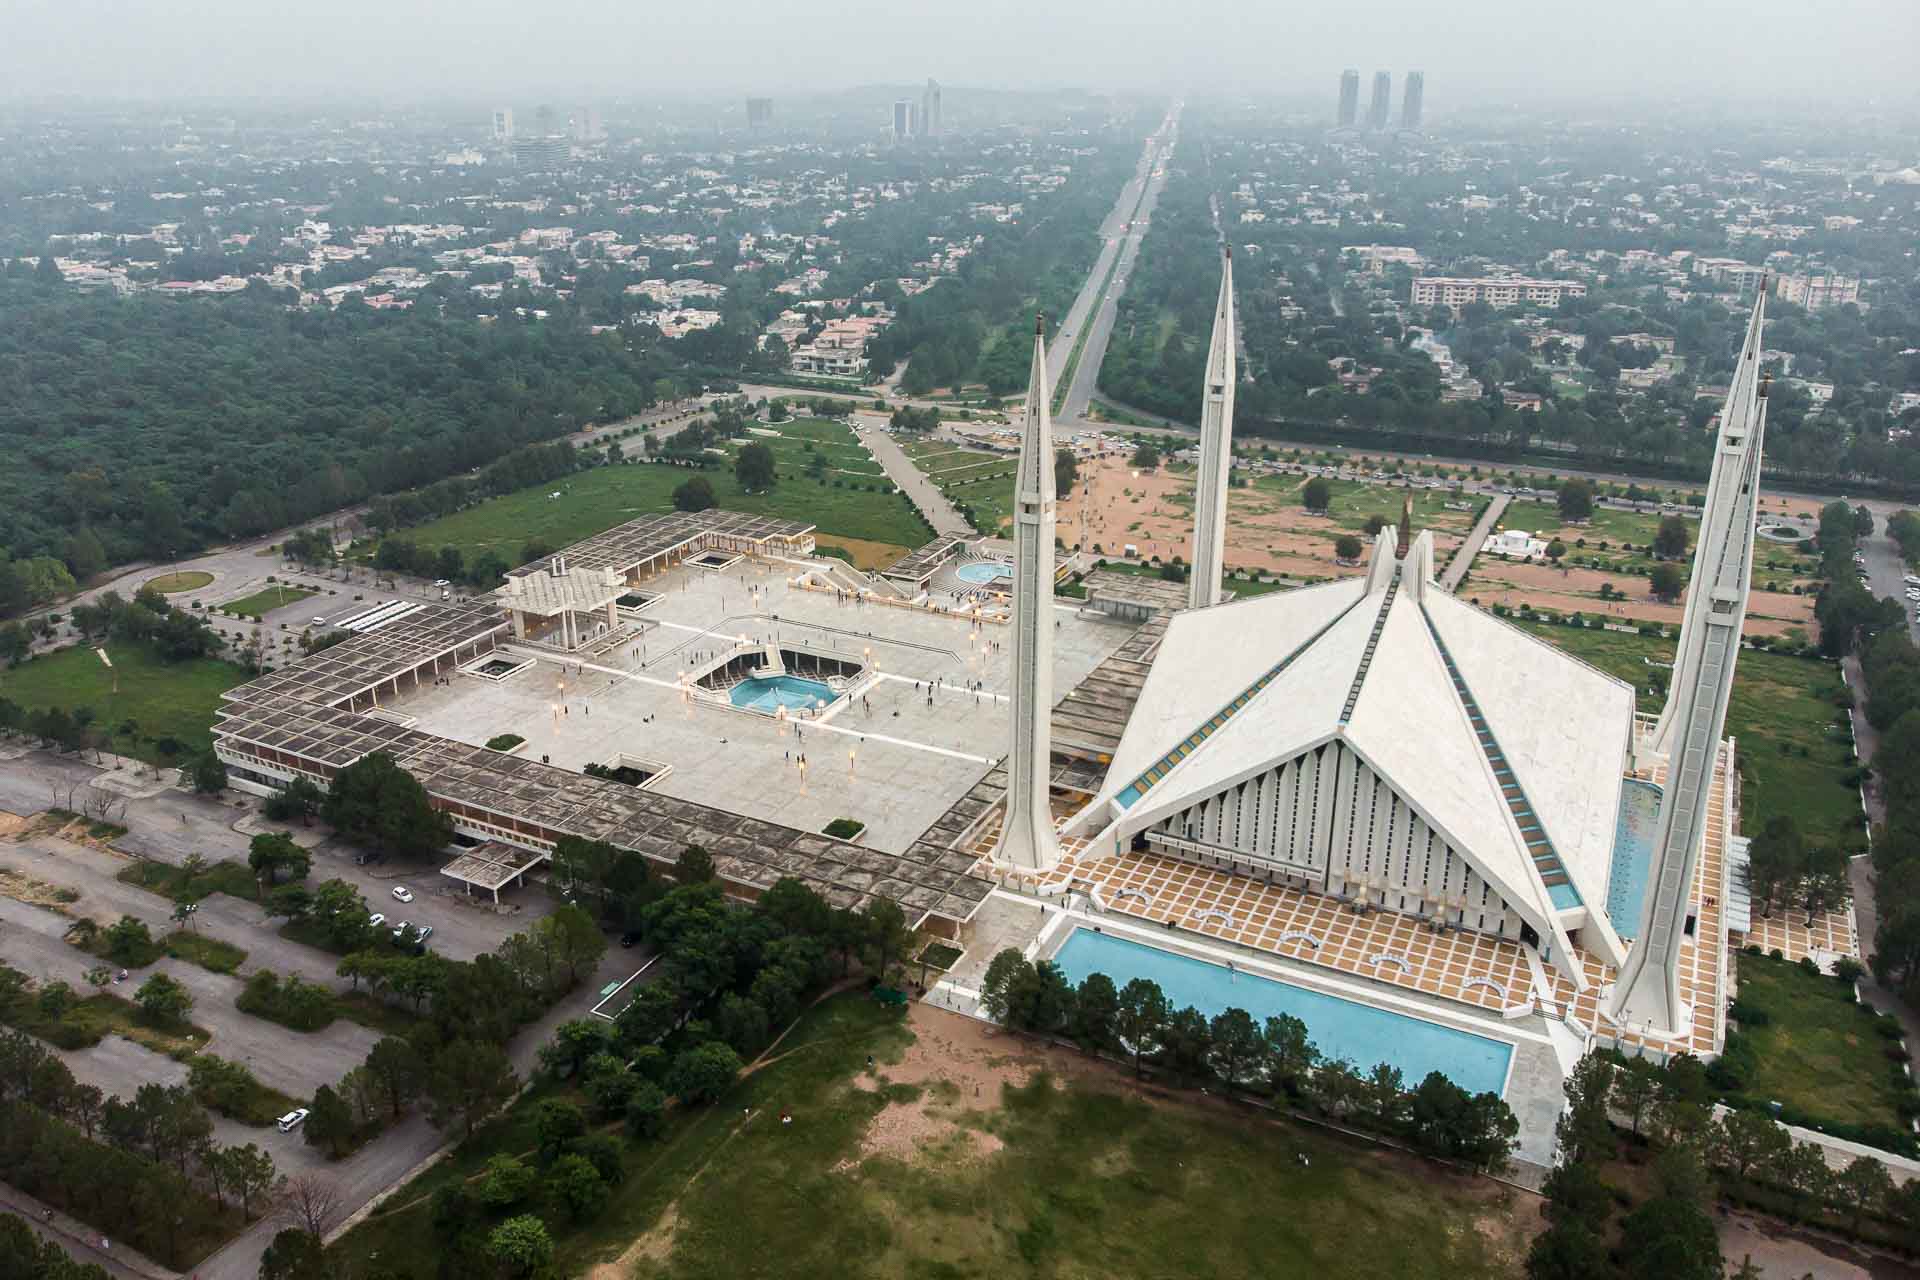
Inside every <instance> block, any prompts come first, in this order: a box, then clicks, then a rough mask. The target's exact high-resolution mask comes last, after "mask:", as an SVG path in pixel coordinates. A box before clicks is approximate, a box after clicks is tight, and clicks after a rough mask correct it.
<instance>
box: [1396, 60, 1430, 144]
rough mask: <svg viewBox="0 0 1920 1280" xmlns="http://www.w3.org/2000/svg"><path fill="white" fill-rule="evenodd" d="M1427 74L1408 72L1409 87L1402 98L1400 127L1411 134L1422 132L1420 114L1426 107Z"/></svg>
mask: <svg viewBox="0 0 1920 1280" xmlns="http://www.w3.org/2000/svg"><path fill="white" fill-rule="evenodd" d="M1426 97H1427V73H1426V72H1424V71H1409V72H1407V87H1406V89H1405V90H1404V91H1403V93H1402V95H1401V98H1400V127H1401V128H1402V129H1405V130H1407V131H1408V132H1411V133H1417V132H1419V130H1420V114H1421V112H1422V110H1423V109H1424V108H1425V105H1426Z"/></svg>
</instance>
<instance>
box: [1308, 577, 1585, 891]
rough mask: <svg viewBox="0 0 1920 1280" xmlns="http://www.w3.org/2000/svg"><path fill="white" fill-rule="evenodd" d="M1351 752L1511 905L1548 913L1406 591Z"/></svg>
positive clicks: (1370, 678) (1363, 697) (1356, 723)
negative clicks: (1462, 856) (1370, 767)
mask: <svg viewBox="0 0 1920 1280" xmlns="http://www.w3.org/2000/svg"><path fill="white" fill-rule="evenodd" d="M1346 734H1347V740H1348V741H1349V742H1350V743H1352V745H1353V748H1354V750H1355V751H1358V752H1359V753H1360V754H1361V755H1362V756H1364V757H1366V759H1367V760H1368V762H1369V763H1371V764H1372V765H1373V767H1374V768H1375V769H1376V770H1377V771H1379V772H1380V773H1381V774H1382V775H1383V776H1385V777H1386V778H1387V779H1388V781H1389V782H1391V783H1392V784H1393V786H1394V788H1395V790H1397V791H1398V792H1399V793H1400V794H1401V795H1402V796H1404V797H1406V799H1407V801H1408V803H1410V804H1412V805H1413V806H1414V807H1415V808H1416V809H1418V810H1420V811H1421V812H1422V813H1423V814H1425V815H1426V817H1427V818H1428V819H1429V821H1431V822H1432V823H1433V824H1434V825H1435V826H1437V827H1439V828H1440V830H1441V831H1442V832H1444V833H1445V834H1446V836H1447V838H1448V842H1449V843H1450V844H1452V845H1453V846H1454V847H1455V848H1457V849H1459V850H1460V851H1461V852H1462V853H1463V854H1464V855H1465V856H1466V857H1467V858H1468V860H1469V861H1471V862H1473V863H1475V864H1476V865H1477V866H1478V867H1479V870H1480V873H1481V874H1482V875H1484V876H1485V877H1486V878H1487V879H1488V880H1489V881H1490V882H1491V883H1492V884H1493V885H1494V886H1495V889H1496V890H1497V891H1498V892H1499V893H1500V894H1501V896H1502V897H1504V898H1506V900H1507V901H1509V902H1512V903H1516V904H1519V903H1525V904H1527V905H1529V906H1531V907H1532V908H1533V909H1534V910H1535V911H1536V912H1537V913H1539V915H1540V916H1542V917H1544V916H1546V915H1548V914H1551V912H1552V906H1551V904H1550V903H1549V902H1548V900H1547V895H1546V890H1545V888H1544V887H1543V886H1542V885H1541V883H1540V879H1539V876H1538V874H1537V873H1536V872H1535V871H1534V869H1533V861H1532V859H1531V858H1530V857H1529V856H1528V854H1527V851H1526V846H1525V845H1524V844H1523V843H1522V842H1521V839H1520V832H1519V828H1518V827H1517V826H1516V825H1515V824H1514V821H1513V815H1512V813H1511V812H1510V811H1509V810H1508V808H1507V804H1506V801H1505V800H1504V799H1503V798H1502V796H1501V794H1500V788H1499V786H1498V784H1497V783H1496V781H1495V779H1494V776H1493V766H1492V765H1491V764H1489V763H1488V762H1487V757H1486V753H1485V752H1484V751H1482V750H1481V747H1480V740H1479V738H1478V736H1477V735H1476V734H1475V733H1474V730H1473V724H1472V722H1471V721H1470V720H1469V719H1468V718H1467V711H1466V708H1465V707H1464V706H1462V705H1461V703H1460V700H1459V698H1458V696H1457V695H1456V694H1455V693H1454V689H1453V679H1452V677H1451V676H1449V675H1448V674H1447V668H1446V664H1445V663H1444V662H1443V661H1442V660H1441V657H1440V651H1439V649H1438V648H1436V647H1435V645H1434V643H1433V636H1432V635H1431V634H1430V633H1429V632H1428V631H1427V624H1426V622H1425V620H1424V619H1423V618H1422V616H1421V613H1420V606H1419V605H1418V604H1417V603H1415V601H1414V600H1413V598H1412V594H1411V593H1409V592H1402V593H1401V594H1400V595H1399V596H1397V597H1396V598H1395V600H1394V602H1393V608H1392V610H1391V611H1390V613H1389V615H1388V618H1387V624H1386V626H1385V627H1384V628H1382V629H1381V632H1380V643H1379V645H1378V646H1377V647H1376V648H1375V650H1374V654H1373V663H1372V666H1371V667H1370V668H1369V669H1368V671H1367V677H1366V680H1365V682H1364V683H1363V684H1362V685H1361V686H1360V697H1359V699H1358V701H1357V702H1355V704H1354V708H1353V715H1352V717H1351V718H1350V719H1349V720H1348V722H1347V729H1346Z"/></svg>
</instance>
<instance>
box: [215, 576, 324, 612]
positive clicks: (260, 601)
mask: <svg viewBox="0 0 1920 1280" xmlns="http://www.w3.org/2000/svg"><path fill="white" fill-rule="evenodd" d="M319 594H320V593H319V592H318V591H308V590H307V589H306V588H304V587H289V586H286V585H284V584H280V583H275V584H274V585H273V586H271V587H268V588H266V589H265V590H264V591H256V592H254V593H253V594H252V595H250V596H243V597H241V598H240V599H238V600H230V601H228V602H227V603H226V604H222V605H215V606H214V608H215V609H217V610H218V611H219V612H221V613H237V614H239V615H240V616H241V617H243V618H258V617H260V616H262V615H263V614H265V613H267V612H268V611H269V610H272V609H278V608H279V607H280V606H281V605H285V604H293V603H294V602H296V601H299V600H305V599H306V598H307V597H308V596H317V595H319Z"/></svg>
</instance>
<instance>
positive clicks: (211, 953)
mask: <svg viewBox="0 0 1920 1280" xmlns="http://www.w3.org/2000/svg"><path fill="white" fill-rule="evenodd" d="M161 941H162V942H164V943H165V944H166V948H167V954H168V955H170V956H172V957H173V958H174V959H176V960H186V961H189V962H191V963H193V964H197V965H199V966H200V967H201V968H202V969H207V970H211V971H212V972H214V973H233V972H235V971H237V970H238V969H239V968H240V966H241V965H243V964H245V963H246V962H247V953H246V952H245V951H242V950H241V949H240V948H239V947H236V946H234V945H233V944H232V943H231V942H222V941H220V939H218V938H209V937H208V936H207V935H206V934H204V933H190V932H188V931H187V930H185V929H176V930H174V931H173V932H172V933H170V934H168V935H167V936H166V937H165V938H163V939H161Z"/></svg>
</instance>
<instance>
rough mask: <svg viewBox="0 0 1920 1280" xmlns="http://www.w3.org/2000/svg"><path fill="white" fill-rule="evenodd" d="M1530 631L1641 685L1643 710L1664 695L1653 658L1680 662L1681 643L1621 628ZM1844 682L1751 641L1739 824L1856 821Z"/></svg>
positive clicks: (1817, 665)
mask: <svg viewBox="0 0 1920 1280" xmlns="http://www.w3.org/2000/svg"><path fill="white" fill-rule="evenodd" d="M1521 625H1523V626H1526V627H1527V628H1528V629H1529V630H1531V631H1533V632H1534V633H1535V634H1537V635H1539V636H1541V637H1542V638H1544V639H1546V640H1548V641H1550V642H1552V643H1553V644H1555V645H1557V646H1559V647H1560V648H1562V649H1565V650H1566V651H1567V652H1568V653H1571V654H1574V655H1575V656H1576V657H1579V658H1582V659H1584V660H1585V661H1587V662H1590V663H1592V664H1593V665H1594V666H1596V667H1599V668H1600V669H1601V670H1603V671H1606V672H1609V673H1611V674H1613V675H1616V676H1619V677H1620V678H1621V679H1622V680H1625V681H1627V682H1628V683H1630V684H1632V685H1633V686H1634V687H1635V688H1636V689H1638V690H1639V691H1640V698H1639V704H1640V710H1642V711H1644V712H1649V713H1653V712H1657V711H1659V710H1660V707H1661V705H1662V703H1663V702H1664V698H1663V697H1662V696H1660V695H1656V694H1654V693H1653V692H1651V690H1650V687H1649V684H1648V678H1649V676H1650V674H1651V668H1649V667H1648V666H1647V664H1646V659H1649V658H1651V659H1652V660H1654V661H1656V662H1671V661H1673V651H1674V642H1673V641H1671V640H1656V639H1654V638H1652V637H1650V636H1642V635H1637V634H1636V635H1628V634H1625V633H1623V632H1618V631H1590V630H1582V629H1579V628H1574V627H1565V626H1555V625H1551V624H1548V623H1523V624H1521ZM1843 691H1844V686H1843V685H1842V684H1841V682H1840V672H1839V668H1838V667H1837V666H1835V665H1834V664H1833V663H1831V662H1826V661H1821V660H1816V659H1812V658H1793V657H1788V656H1786V655H1785V654H1778V653H1756V652H1754V651H1753V650H1743V651H1742V652H1741V654H1740V660H1739V663H1738V665H1737V667H1736V668H1735V674H1734V680H1733V702H1732V704H1731V706H1729V708H1728V710H1727V732H1728V733H1729V734H1731V735H1732V736H1733V737H1734V738H1735V739H1736V741H1737V745H1738V749H1739V752H1740V771H1741V776H1742V778H1743V780H1744V788H1743V790H1742V793H1741V814H1740V827H1741V830H1742V832H1743V833H1745V834H1747V835H1752V834H1753V833H1755V832H1757V831H1759V830H1760V828H1762V827H1763V826H1765V825H1766V823H1767V819H1768V818H1770V817H1772V816H1773V815H1774V814H1776V813H1789V814H1791V815H1793V818H1794V820H1795V821H1796V822H1798V823H1799V824H1800V829H1801V830H1802V831H1805V832H1806V833H1808V834H1809V835H1812V836H1817V837H1820V838H1830V837H1832V836H1834V835H1835V834H1837V833H1838V831H1839V830H1840V829H1841V828H1847V829H1849V830H1851V829H1852V828H1853V826H1854V825H1855V823H1856V821H1857V819H1858V815H1859V813H1860V797H1859V794H1858V792H1857V791H1856V790H1855V789H1854V788H1853V787H1852V786H1850V785H1848V783H1847V775H1848V774H1849V773H1850V772H1852V770H1853V767H1854V766H1853V764H1852V762H1851V761H1850V760H1849V759H1847V754H1848V750H1849V748H1848V744H1847V738H1846V731H1845V730H1844V729H1841V728H1840V727H1839V726H1838V724H1837V723H1836V721H1835V719H1834V713H1835V711H1836V710H1837V709H1838V708H1837V707H1836V705H1835V699H1836V698H1838V697H1839V696H1840V695H1841V693H1842V692H1843Z"/></svg>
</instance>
